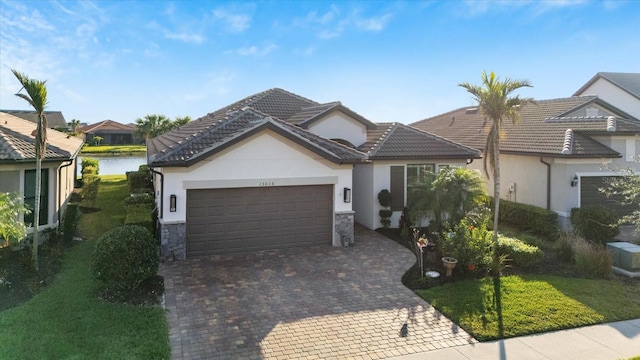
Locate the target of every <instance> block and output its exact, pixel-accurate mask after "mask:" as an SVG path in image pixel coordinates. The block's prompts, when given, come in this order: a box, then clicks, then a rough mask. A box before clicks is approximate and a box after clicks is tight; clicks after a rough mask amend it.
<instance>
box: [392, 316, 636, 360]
mask: <svg viewBox="0 0 640 360" xmlns="http://www.w3.org/2000/svg"><path fill="white" fill-rule="evenodd" d="M634 356H640V319H635V320H628V321H619V322H615V323H609V324H600V325H593V326H585V327H581V328H576V329H569V330H561V331H554V332H548V333H544V334H536V335H529V336H521V337H517V338H511V339H506V340H499V341H491V342H485V343H475V344H470V345H463V346H457V347H452V348H446V349H440V350H434V351H430V352H423V353H418V354H411V355H405V356H398V357H393V358H390V359H393V360H419V359H429V360H439V359H443V360H444V359H447V360H466V359H474V360H482V359H487V360H489V359H492V360H493V359H518V360H527V359H544V360H571V359H576V360H578V359H580V360H582V359H590V360H617V359H629V358H631V357H634Z"/></svg>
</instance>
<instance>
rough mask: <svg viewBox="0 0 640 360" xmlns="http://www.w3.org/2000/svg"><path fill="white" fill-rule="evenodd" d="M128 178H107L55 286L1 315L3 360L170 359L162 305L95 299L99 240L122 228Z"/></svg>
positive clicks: (85, 218) (1, 353) (0, 328)
mask: <svg viewBox="0 0 640 360" xmlns="http://www.w3.org/2000/svg"><path fill="white" fill-rule="evenodd" d="M127 191H128V189H127V183H126V180H125V177H124V175H122V176H120V175H118V176H103V177H102V183H101V184H100V192H99V195H98V200H97V205H96V207H97V208H99V209H100V211H96V212H92V213H89V214H84V215H83V216H82V218H81V220H80V226H79V229H80V230H79V231H80V235H81V236H82V237H83V238H84V241H83V242H82V243H80V244H78V245H76V246H75V247H73V248H72V249H71V250H70V251H69V252H68V253H67V254H66V255H64V259H63V261H62V268H61V270H60V273H59V274H58V275H57V278H56V279H55V280H54V281H53V283H52V284H51V285H49V286H48V287H46V288H45V289H44V290H43V291H42V292H40V293H39V294H38V295H36V296H35V297H34V298H33V299H31V300H30V301H28V302H26V303H24V304H22V305H20V306H18V307H15V308H12V309H9V310H5V311H3V312H0V344H2V346H0V358H1V359H69V358H73V359H168V358H169V343H168V326H167V321H166V318H165V316H164V312H163V310H162V308H161V307H159V306H136V307H134V306H129V305H119V304H112V303H107V302H104V301H102V300H99V299H98V297H97V291H98V283H97V281H96V280H95V279H93V278H92V276H91V271H90V268H91V254H92V251H93V248H94V246H95V242H96V240H97V239H98V237H99V236H100V235H101V234H103V233H104V232H106V231H107V230H109V229H111V228H114V227H116V226H118V225H121V224H122V222H123V220H124V211H123V200H124V198H125V197H126V196H127V193H128V192H127Z"/></svg>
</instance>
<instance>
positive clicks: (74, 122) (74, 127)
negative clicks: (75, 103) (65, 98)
mask: <svg viewBox="0 0 640 360" xmlns="http://www.w3.org/2000/svg"><path fill="white" fill-rule="evenodd" d="M67 125H69V127H70V128H71V131H72V132H73V133H74V134H76V133H78V128H79V127H80V120H78V119H73V120H71V121H69V122H68V123H67Z"/></svg>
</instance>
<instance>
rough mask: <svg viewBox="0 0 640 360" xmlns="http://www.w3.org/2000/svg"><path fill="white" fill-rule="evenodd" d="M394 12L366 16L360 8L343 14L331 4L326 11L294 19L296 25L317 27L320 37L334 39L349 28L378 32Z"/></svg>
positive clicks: (314, 12) (313, 12) (310, 13)
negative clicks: (362, 14) (360, 11)
mask: <svg viewBox="0 0 640 360" xmlns="http://www.w3.org/2000/svg"><path fill="white" fill-rule="evenodd" d="M392 15H393V14H392V13H386V14H382V15H377V16H371V17H364V16H361V15H360V14H359V11H358V10H352V11H351V12H349V13H347V14H343V11H341V10H340V8H338V7H337V6H336V5H331V7H330V8H329V10H327V11H326V12H325V13H320V14H319V13H318V12H317V11H311V12H309V13H307V15H306V16H305V17H304V18H298V19H294V20H293V26H294V27H303V28H312V29H316V34H317V36H318V37H319V38H320V39H332V38H336V37H339V36H341V35H342V34H343V33H344V32H345V31H346V30H347V29H349V28H354V29H358V30H362V31H370V32H377V31H381V30H383V29H384V28H385V27H386V25H387V23H388V22H389V20H390V19H391V17H392Z"/></svg>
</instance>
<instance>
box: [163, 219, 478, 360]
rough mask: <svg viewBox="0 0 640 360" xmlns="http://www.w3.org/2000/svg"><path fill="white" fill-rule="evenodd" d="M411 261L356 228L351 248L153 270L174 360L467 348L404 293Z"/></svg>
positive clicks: (450, 326)
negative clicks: (161, 288)
mask: <svg viewBox="0 0 640 360" xmlns="http://www.w3.org/2000/svg"><path fill="white" fill-rule="evenodd" d="M414 262H415V257H414V255H413V254H412V253H411V252H410V251H409V250H407V249H405V248H403V247H402V246H400V245H398V244H396V243H395V242H393V241H391V240H389V239H387V238H385V237H383V236H382V235H379V234H378V233H376V232H373V231H370V230H367V229H364V228H362V227H360V226H357V227H356V245H355V246H354V247H350V248H335V247H331V246H315V247H309V248H305V249H286V250H277V251H260V252H254V253H242V254H234V255H223V256H211V257H204V258H195V259H189V260H187V261H186V262H174V263H164V264H161V266H160V273H161V275H162V276H164V278H165V305H166V309H167V318H168V321H169V328H170V335H169V341H170V345H171V350H172V357H173V358H174V359H238V358H247V359H299V358H303V359H348V358H354V359H381V358H386V357H391V356H398V355H403V354H411V353H416V352H421V351H428V350H435V349H441V348H444V347H449V346H456V345H462V344H468V343H472V342H475V340H474V339H473V338H472V337H471V336H469V335H468V334H467V333H466V332H465V331H464V330H462V329H460V328H458V326H457V325H455V324H454V323H453V322H451V321H450V320H449V319H447V318H446V317H444V316H443V315H442V314H440V313H439V312H438V311H436V310H435V309H434V308H432V307H431V306H430V305H429V304H428V303H426V302H424V301H423V300H422V299H420V298H419V297H418V296H417V295H415V294H414V293H413V292H412V291H410V290H409V289H407V288H405V287H404V286H403V285H402V283H401V277H402V274H403V273H404V272H405V271H406V270H407V269H408V268H409V267H410V266H411V265H412V264H413V263H414ZM404 323H407V324H408V328H409V332H408V336H407V337H401V336H400V328H401V327H402V325H403V324H404Z"/></svg>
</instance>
